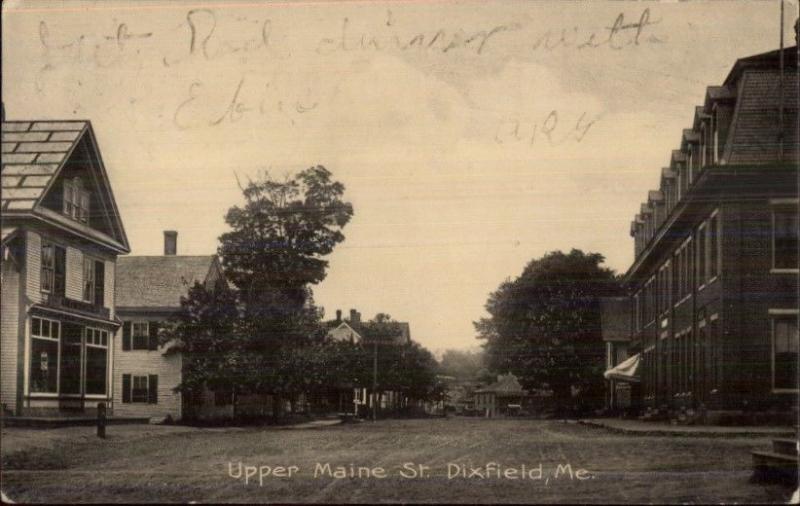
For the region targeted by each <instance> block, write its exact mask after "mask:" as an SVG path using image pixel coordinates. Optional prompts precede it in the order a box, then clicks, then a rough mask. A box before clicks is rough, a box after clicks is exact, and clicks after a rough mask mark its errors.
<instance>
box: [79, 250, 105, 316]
mask: <svg viewBox="0 0 800 506" xmlns="http://www.w3.org/2000/svg"><path fill="white" fill-rule="evenodd" d="M104 285H105V264H104V263H103V262H101V261H99V260H94V259H92V258H88V257H84V258H83V300H84V301H86V302H89V303H91V304H95V305H97V306H102V305H104V304H105V294H104V289H105V287H104Z"/></svg>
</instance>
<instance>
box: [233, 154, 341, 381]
mask: <svg viewBox="0 0 800 506" xmlns="http://www.w3.org/2000/svg"><path fill="white" fill-rule="evenodd" d="M242 193H243V195H244V200H245V202H244V205H242V206H235V207H232V208H231V209H230V210H229V211H228V213H227V215H226V216H225V221H226V223H227V224H228V225H229V226H230V227H231V230H230V231H229V232H226V233H224V234H222V236H220V247H219V254H220V256H221V258H222V264H223V267H224V269H225V271H226V273H227V275H228V277H229V279H230V280H231V281H232V282H233V283H234V284H235V285H236V287H237V288H238V290H239V296H240V302H241V307H242V313H243V319H242V322H241V327H242V333H243V334H244V335H245V336H246V337H247V342H246V343H245V346H244V347H243V351H244V352H245V354H246V355H247V356H246V357H242V359H243V360H244V361H246V362H247V363H248V364H249V367H250V368H251V369H252V370H251V374H250V375H249V376H248V378H249V379H250V385H249V388H251V389H253V390H256V391H262V392H273V393H280V392H282V391H284V390H286V389H288V388H290V387H291V388H294V387H293V386H292V385H291V384H287V382H288V381H289V379H288V377H287V376H286V375H285V374H282V372H281V369H280V365H281V360H282V359H284V358H285V355H284V353H285V351H286V349H287V348H293V347H299V346H305V345H309V344H311V343H312V342H313V341H314V338H313V336H319V335H320V334H324V330H322V329H321V327H320V317H321V312H320V311H319V310H318V309H317V308H316V307H315V306H314V304H313V298H312V291H311V285H314V284H316V283H319V282H320V281H322V280H323V279H325V275H326V269H327V267H328V261H327V260H325V259H324V258H323V257H324V256H326V255H328V254H330V253H331V252H332V251H333V249H334V247H335V246H336V245H337V244H339V243H340V242H342V241H343V240H344V235H343V234H342V229H343V228H344V227H345V225H347V223H348V222H349V221H350V218H351V217H352V215H353V207H352V205H351V204H350V203H348V202H345V201H344V200H343V195H344V185H342V183H340V182H337V181H334V180H333V179H332V175H331V173H330V172H329V171H328V170H327V169H325V168H324V167H322V166H319V165H318V166H316V167H311V168H309V169H306V170H304V171H302V172H299V173H297V174H295V175H294V176H291V177H288V178H286V179H284V180H280V181H278V180H275V179H273V178H271V177H270V176H269V174H264V175H263V176H262V177H261V178H260V179H258V180H256V181H252V180H251V181H249V182H248V183H247V185H246V186H244V187H243V188H242Z"/></svg>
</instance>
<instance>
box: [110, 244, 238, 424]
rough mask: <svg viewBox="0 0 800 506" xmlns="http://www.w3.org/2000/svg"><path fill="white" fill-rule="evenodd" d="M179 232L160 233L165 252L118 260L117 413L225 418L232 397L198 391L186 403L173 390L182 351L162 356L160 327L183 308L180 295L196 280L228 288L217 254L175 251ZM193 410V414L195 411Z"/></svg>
mask: <svg viewBox="0 0 800 506" xmlns="http://www.w3.org/2000/svg"><path fill="white" fill-rule="evenodd" d="M176 250H177V232H174V231H166V232H164V255H163V256H129V257H125V258H123V259H120V260H121V261H120V262H118V264H117V284H116V297H117V314H118V315H119V318H120V319H121V320H122V326H121V329H120V331H119V332H117V334H116V336H115V337H114V341H115V346H114V350H115V351H114V364H115V369H114V391H115V392H118V395H117V396H116V399H115V403H114V413H115V415H123V416H147V417H151V418H164V417H166V416H169V417H171V418H172V419H174V420H178V419H181V418H183V417H184V416H185V415H186V414H187V413H186V412H185V410H186V409H195V410H200V411H204V412H205V414H206V415H215V414H216V415H218V416H225V415H228V414H231V415H232V413H229V412H230V411H231V410H232V402H231V399H230V398H229V397H227V396H224V395H222V398H215V397H220V395H219V394H217V395H216V396H215V395H214V394H213V393H207V394H205V395H200V396H199V398H198V399H193V400H192V406H187V404H188V403H187V402H186V400H184V399H182V398H181V394H180V393H178V392H176V391H175V387H177V386H178V384H179V383H180V382H181V372H182V367H183V360H184V357H182V356H181V355H180V354H173V355H165V354H164V352H165V351H166V348H167V346H162V345H160V344H159V337H158V329H159V326H160V324H161V322H163V321H165V320H168V319H169V318H170V317H172V316H173V315H175V313H177V312H178V311H179V310H180V308H181V304H180V302H181V297H185V296H186V295H187V294H188V291H189V288H191V287H192V286H194V284H195V283H196V282H199V283H202V284H203V285H205V287H206V288H207V289H209V290H211V289H226V288H227V283H226V281H225V277H224V275H223V272H222V268H221V266H220V263H219V260H218V259H217V257H216V256H215V255H200V256H186V255H176ZM194 414H196V413H194Z"/></svg>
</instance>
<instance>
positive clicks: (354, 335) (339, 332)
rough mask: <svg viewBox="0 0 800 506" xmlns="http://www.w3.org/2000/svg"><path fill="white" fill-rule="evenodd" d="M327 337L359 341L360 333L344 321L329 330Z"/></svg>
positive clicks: (337, 339) (336, 339)
mask: <svg viewBox="0 0 800 506" xmlns="http://www.w3.org/2000/svg"><path fill="white" fill-rule="evenodd" d="M328 337H330V338H331V339H333V340H335V341H352V342H361V334H360V333H359V332H358V331H357V330H355V329H354V328H353V327H351V326H350V324H348V323H347V322H346V321H342V322H341V323H339V325H337V326H336V327H334V328H332V329H331V330H329V331H328Z"/></svg>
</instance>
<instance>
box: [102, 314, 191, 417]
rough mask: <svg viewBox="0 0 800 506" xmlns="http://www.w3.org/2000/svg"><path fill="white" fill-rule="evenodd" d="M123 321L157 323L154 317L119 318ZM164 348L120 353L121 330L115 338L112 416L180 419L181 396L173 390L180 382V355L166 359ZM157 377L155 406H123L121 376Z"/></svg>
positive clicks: (126, 404)
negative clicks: (168, 416) (155, 375)
mask: <svg viewBox="0 0 800 506" xmlns="http://www.w3.org/2000/svg"><path fill="white" fill-rule="evenodd" d="M120 319H121V320H123V321H127V320H148V321H158V320H159V318H157V317H132V316H120ZM164 351H165V347H163V346H162V347H159V349H158V350H153V351H149V350H129V351H123V350H122V328H120V329H119V331H118V332H117V333H116V336H115V337H114V415H115V416H147V417H151V418H163V417H165V416H167V415H170V416H171V417H172V418H173V419H174V420H178V419H180V418H181V415H182V412H181V395H180V393H177V392H175V391H174V390H173V389H174V388H175V387H176V386H178V384H179V383H180V381H181V365H182V360H181V356H180V355H179V354H175V355H171V356H165V355H164ZM123 374H131V375H134V376H140V375H141V376H145V375H150V374H157V375H158V404H146V403H123V402H122V375H123Z"/></svg>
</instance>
